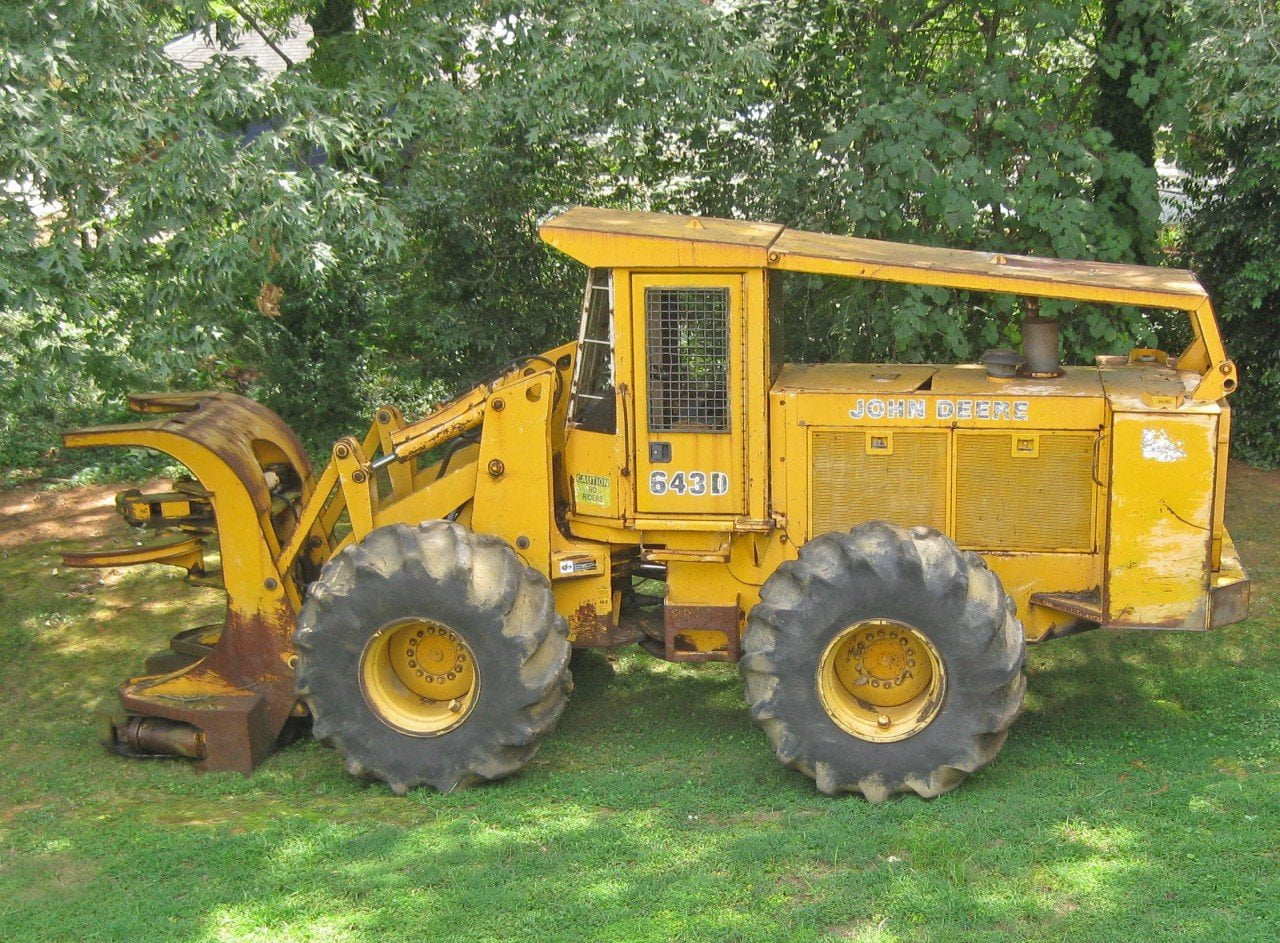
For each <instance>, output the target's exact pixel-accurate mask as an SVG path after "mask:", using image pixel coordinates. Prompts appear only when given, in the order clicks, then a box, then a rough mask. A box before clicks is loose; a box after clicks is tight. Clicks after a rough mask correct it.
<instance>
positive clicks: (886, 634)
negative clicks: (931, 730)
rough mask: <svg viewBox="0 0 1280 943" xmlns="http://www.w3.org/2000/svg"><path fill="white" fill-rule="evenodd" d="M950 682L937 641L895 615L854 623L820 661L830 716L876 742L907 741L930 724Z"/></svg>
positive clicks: (820, 678)
mask: <svg viewBox="0 0 1280 943" xmlns="http://www.w3.org/2000/svg"><path fill="white" fill-rule="evenodd" d="M946 685H947V673H946V669H945V667H944V665H943V662H942V659H941V657H940V656H939V655H938V652H937V649H936V648H934V646H933V643H931V642H930V641H929V639H928V638H926V637H925V636H924V635H923V634H922V633H921V632H920V631H919V630H918V629H916V628H914V627H913V626H910V625H907V624H906V623H903V622H897V621H895V620H892V619H872V620H868V621H865V622H856V623H854V624H853V625H851V626H848V627H847V628H845V629H844V630H842V631H841V632H839V633H837V635H836V636H835V638H833V639H832V640H831V642H830V644H828V645H827V647H826V649H825V650H824V651H823V653H822V657H821V658H820V659H819V661H818V677H817V689H818V697H819V700H820V701H821V702H822V706H823V709H825V710H826V712H827V715H828V716H829V717H830V718H831V719H832V720H833V721H835V723H836V724H837V725H838V726H839V727H840V728H841V729H842V730H844V731H845V732H846V733H850V734H852V735H853V736H855V737H858V738H859V739H862V740H870V741H872V742H875V743H892V742H894V741H898V740H905V739H907V738H908V737H910V736H913V735H914V734H917V733H919V732H920V731H921V730H923V729H924V728H925V727H927V726H928V725H929V723H930V721H932V720H933V718H934V717H935V716H937V713H938V710H939V709H940V708H941V707H942V702H943V699H944V697H945V695H946Z"/></svg>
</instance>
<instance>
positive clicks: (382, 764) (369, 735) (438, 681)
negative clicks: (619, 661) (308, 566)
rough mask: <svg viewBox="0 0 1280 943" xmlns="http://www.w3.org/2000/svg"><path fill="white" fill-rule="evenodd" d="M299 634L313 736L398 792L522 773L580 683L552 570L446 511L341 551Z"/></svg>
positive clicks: (300, 676) (317, 588) (302, 691)
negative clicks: (545, 571) (539, 568)
mask: <svg viewBox="0 0 1280 943" xmlns="http://www.w3.org/2000/svg"><path fill="white" fill-rule="evenodd" d="M294 644H295V646H296V648H297V651H298V665H297V689H298V696H299V697H300V698H302V700H303V701H305V702H306V704H307V706H308V707H309V708H310V710H311V716H312V719H313V727H312V731H313V733H314V735H315V736H316V737H317V738H318V739H320V740H321V741H323V742H324V743H326V744H328V745H329V746H332V747H334V748H335V749H337V750H338V751H339V752H340V753H341V754H342V755H343V757H344V762H345V765H346V769H347V771H348V772H349V773H351V774H352V775H353V776H356V777H358V778H362V779H375V780H381V781H383V782H385V783H386V784H387V785H388V786H390V787H391V789H392V791H393V792H395V793H397V794H403V793H405V792H407V791H408V790H410V789H412V788H414V787H417V786H430V787H432V788H433V789H437V790H439V791H440V792H451V791H453V790H455V789H459V788H462V787H466V786H470V785H473V784H475V783H479V782H484V781H488V780H495V779H500V778H502V777H503V776H508V775H510V774H511V773H514V772H516V771H517V770H519V769H520V768H521V767H523V766H524V765H525V764H526V763H528V762H529V760H530V759H531V758H532V757H533V755H534V753H536V752H537V750H538V747H539V745H540V744H541V741H542V739H543V737H545V736H546V735H547V734H548V733H549V732H550V731H551V729H552V728H553V727H554V726H555V723H556V721H557V720H558V719H559V717H560V714H561V712H562V711H563V710H564V706H565V701H566V699H567V696H568V693H569V691H570V689H571V687H572V680H571V678H570V674H569V668H568V665H569V641H568V627H567V625H566V624H565V620H564V619H563V618H562V617H561V616H560V615H558V614H557V613H556V610H555V604H554V599H553V597H552V593H551V586H550V583H548V581H547V579H546V577H544V576H543V575H542V574H540V573H538V572H536V571H535V570H533V569H531V568H530V567H528V566H526V565H525V564H524V563H522V562H521V561H520V559H519V558H518V557H517V556H516V554H515V552H514V551H513V550H512V549H511V548H510V547H509V546H507V544H506V543H504V542H503V541H502V540H500V539H499V538H497V537H491V536H485V535H480V534H474V533H472V532H470V531H468V530H467V529H466V528H464V527H462V526H460V525H458V524H455V523H452V522H448V521H430V522H428V523H425V524H421V525H419V526H417V527H409V526H406V525H403V524H393V525H390V526H388V527H380V528H378V529H377V530H375V531H373V532H371V533H370V534H369V535H368V536H366V537H365V539H364V540H362V541H360V543H358V544H355V545H353V546H350V547H347V548H346V549H345V550H343V551H342V552H341V553H339V554H337V555H336V556H335V557H334V558H333V559H332V560H330V561H329V562H328V563H327V564H325V567H324V569H323V571H322V572H321V575H320V578H319V579H318V580H317V581H316V582H315V583H313V584H312V585H311V587H310V589H309V590H308V593H307V600H306V603H305V604H304V605H303V607H302V612H301V613H300V614H299V616H298V630H297V632H296V633H295V635H294Z"/></svg>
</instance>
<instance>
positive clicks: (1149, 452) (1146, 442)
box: [1142, 429, 1187, 462]
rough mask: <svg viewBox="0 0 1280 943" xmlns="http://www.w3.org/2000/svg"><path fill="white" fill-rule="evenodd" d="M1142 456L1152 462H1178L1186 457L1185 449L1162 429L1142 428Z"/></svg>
mask: <svg viewBox="0 0 1280 943" xmlns="http://www.w3.org/2000/svg"><path fill="white" fill-rule="evenodd" d="M1142 457H1143V458H1145V459H1148V460H1150V461H1153V462H1180V461H1182V460H1183V459H1184V458H1186V457H1187V450H1186V449H1184V448H1183V447H1182V443H1181V442H1180V441H1178V440H1177V439H1174V438H1173V437H1172V436H1171V435H1169V433H1167V432H1165V431H1164V430H1163V429H1143V430H1142Z"/></svg>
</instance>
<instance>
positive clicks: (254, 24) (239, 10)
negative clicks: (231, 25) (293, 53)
mask: <svg viewBox="0 0 1280 943" xmlns="http://www.w3.org/2000/svg"><path fill="white" fill-rule="evenodd" d="M227 6H229V7H231V9H233V10H235V11H236V15H237V16H239V17H240V18H241V19H242V20H244V21H245V22H246V23H248V24H249V28H250V29H252V30H253V31H254V32H255V33H257V34H258V35H259V36H261V37H262V41H263V42H264V43H266V44H267V45H268V46H270V47H271V49H272V51H273V52H275V54H276V55H277V56H279V57H280V58H281V59H283V60H284V64H285V65H286V66H288V67H289V68H293V64H294V63H293V60H292V59H290V58H289V57H288V56H286V55H285V54H284V50H283V49H281V48H280V47H279V46H277V45H276V44H275V42H273V41H272V39H271V37H270V36H268V35H267V34H266V31H265V30H263V28H262V27H261V26H260V25H259V24H258V21H257V20H256V19H254V18H253V17H252V16H251V15H250V14H248V13H246V12H245V10H244V8H243V7H242V6H241V5H240V4H238V3H236V2H235V0H227Z"/></svg>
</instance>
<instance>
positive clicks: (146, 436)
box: [63, 393, 311, 773]
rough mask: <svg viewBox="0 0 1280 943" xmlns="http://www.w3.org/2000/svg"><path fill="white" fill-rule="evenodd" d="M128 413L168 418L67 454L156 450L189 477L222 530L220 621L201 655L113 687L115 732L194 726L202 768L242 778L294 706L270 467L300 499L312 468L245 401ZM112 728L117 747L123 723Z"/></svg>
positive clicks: (295, 589) (214, 399)
mask: <svg viewBox="0 0 1280 943" xmlns="http://www.w3.org/2000/svg"><path fill="white" fill-rule="evenodd" d="M130 406H131V407H132V408H133V409H135V410H136V411H138V412H146V413H160V412H175V415H173V416H172V417H171V418H169V419H165V420H159V421H149V422H139V423H130V424H123V425H114V426H98V427H94V428H90V429H80V430H76V431H74V432H69V433H67V434H66V435H65V436H64V437H63V441H64V443H65V444H66V445H67V446H68V447H73V448H78V447H90V446H143V447H147V448H153V449H156V450H158V451H161V452H165V453H167V454H169V455H172V456H173V457H174V458H176V459H177V460H178V461H180V462H182V463H183V464H184V465H186V466H187V467H188V468H189V469H190V470H191V472H192V473H193V475H194V476H195V477H196V479H197V480H198V481H199V482H200V484H201V486H202V487H203V488H204V489H205V490H206V491H207V493H208V494H209V495H210V497H211V500H212V502H213V509H214V512H215V515H216V519H217V523H218V525H219V529H218V540H219V543H220V547H221V557H222V572H223V582H224V585H225V587H226V590H227V615H226V618H225V620H224V622H223V625H222V628H221V632H220V634H219V636H218V639H217V642H216V643H215V644H214V645H213V646H212V651H211V652H210V653H209V654H208V655H207V656H205V657H204V658H202V659H200V660H199V661H197V662H195V663H194V664H191V665H188V666H186V667H184V668H181V669H179V670H178V671H175V672H172V673H169V674H162V675H154V676H146V677H141V678H134V679H131V680H130V681H128V682H126V683H125V684H124V685H122V686H121V688H120V690H119V699H120V706H121V708H122V709H123V712H124V715H126V717H127V719H126V720H124V721H123V723H124V724H125V725H127V724H129V723H132V722H133V719H134V718H157V719H161V720H167V721H173V722H176V723H178V724H188V725H191V726H192V727H194V728H196V729H197V730H198V731H199V732H200V733H201V735H202V737H203V744H204V745H203V752H202V754H201V755H200V757H199V758H198V760H197V765H198V767H199V768H201V769H205V770H211V771H213V770H218V771H223V770H227V771H237V772H242V773H249V772H252V770H253V768H254V767H255V766H256V765H257V764H258V763H259V762H261V761H262V760H263V759H264V758H265V757H266V756H267V755H268V754H269V753H270V752H271V750H272V748H273V747H274V745H275V742H276V740H277V738H278V736H279V735H280V732H281V730H282V728H283V727H284V725H285V722H286V721H287V720H288V718H289V716H290V712H291V711H292V709H293V706H294V704H295V701H296V698H295V696H294V692H293V668H292V665H293V657H294V656H293V647H292V635H293V630H294V627H295V616H296V613H297V609H298V606H299V604H300V600H301V587H299V586H297V585H296V584H295V583H294V581H293V577H292V574H291V573H290V572H283V573H282V572H280V571H279V570H278V569H277V568H276V566H275V562H274V561H275V558H276V554H277V553H278V550H279V546H280V543H281V535H280V534H279V533H277V531H276V521H277V520H283V519H284V518H282V517H281V515H280V509H279V508H276V507H275V506H274V504H275V501H274V497H273V494H272V488H271V486H270V484H269V482H268V472H267V467H268V466H269V467H270V468H272V469H274V471H273V472H272V474H279V473H280V472H281V471H285V472H287V474H288V475H289V476H290V477H291V479H292V480H296V482H298V488H299V500H300V501H304V502H305V501H306V499H307V498H309V497H310V494H311V464H310V461H309V460H308V459H307V457H306V454H305V452H304V451H303V450H302V446H301V444H300V443H299V442H298V439H297V437H296V436H295V435H294V434H293V432H292V431H291V430H289V428H288V427H287V426H286V425H285V424H284V423H283V422H282V421H281V420H280V418H279V417H278V416H276V415H275V413H273V412H271V411H270V410H269V409H267V408H266V407H264V406H261V405H259V404H258V403H254V402H253V401H252V400H248V399H245V398H244V397H240V396H235V395H233V394H229V393H209V394H172V395H157V394H145V395H137V396H132V397H130ZM90 556H93V555H90ZM127 556H128V553H125V554H106V555H98V559H97V561H96V562H98V563H104V564H106V565H117V564H118V563H120V562H121V561H122V560H124V559H125V558H126V557H127ZM86 562H88V561H86ZM115 728H116V730H117V738H118V731H119V730H120V729H121V723H120V722H116V723H115ZM156 729H160V728H158V727H157V728H156ZM184 755H185V754H184Z"/></svg>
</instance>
